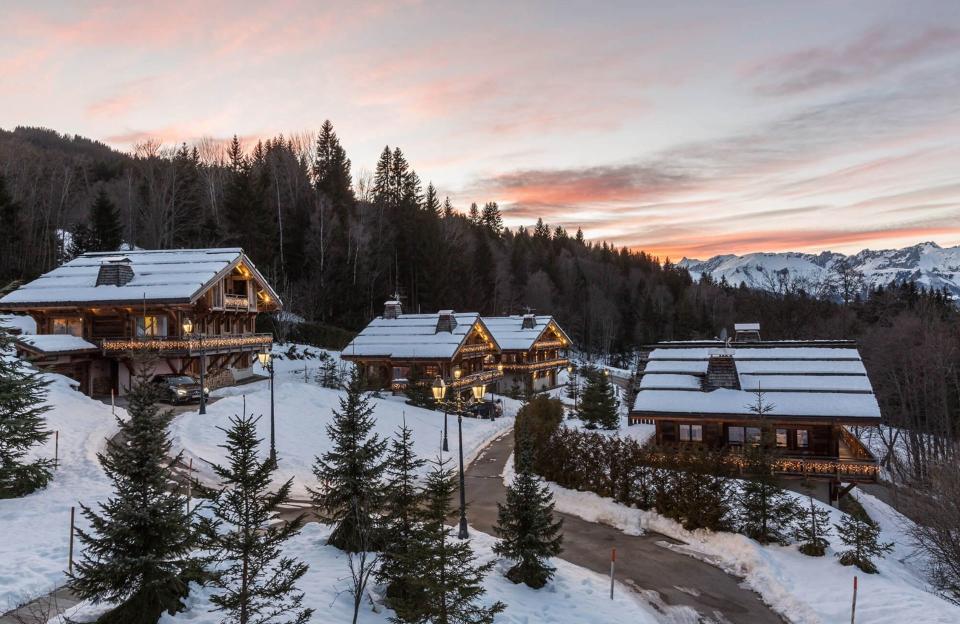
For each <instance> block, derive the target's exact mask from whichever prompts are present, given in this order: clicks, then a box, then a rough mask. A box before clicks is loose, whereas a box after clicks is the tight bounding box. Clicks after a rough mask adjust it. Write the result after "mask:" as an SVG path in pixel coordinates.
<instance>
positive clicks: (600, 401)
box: [578, 368, 620, 429]
mask: <svg viewBox="0 0 960 624" xmlns="http://www.w3.org/2000/svg"><path fill="white" fill-rule="evenodd" d="M584 377H585V378H586V381H587V383H586V386H585V387H584V389H583V394H581V395H580V406H579V410H578V411H579V416H580V419H581V420H582V421H583V422H584V423H586V426H587V428H588V429H596V428H598V427H599V428H601V429H616V428H617V427H619V425H620V417H619V416H618V414H617V398H616V395H615V394H614V390H613V385H612V384H611V383H610V379H609V376H608V375H606V374H605V373H604V372H602V371H599V370H597V369H595V368H591V369H588V370H587V371H585V372H584Z"/></svg>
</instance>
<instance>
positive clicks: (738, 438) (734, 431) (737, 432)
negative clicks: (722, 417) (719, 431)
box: [727, 427, 744, 444]
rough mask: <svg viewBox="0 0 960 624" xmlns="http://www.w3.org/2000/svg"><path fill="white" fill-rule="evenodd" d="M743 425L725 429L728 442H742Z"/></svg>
mask: <svg viewBox="0 0 960 624" xmlns="http://www.w3.org/2000/svg"><path fill="white" fill-rule="evenodd" d="M743 438H744V432H743V427H729V428H728V429H727V442H729V443H730V444H743Z"/></svg>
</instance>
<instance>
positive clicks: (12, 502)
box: [0, 373, 126, 613]
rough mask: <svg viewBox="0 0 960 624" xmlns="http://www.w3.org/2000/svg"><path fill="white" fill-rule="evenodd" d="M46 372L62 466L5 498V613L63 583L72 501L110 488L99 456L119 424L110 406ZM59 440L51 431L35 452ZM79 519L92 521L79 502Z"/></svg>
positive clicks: (0, 573) (47, 453)
mask: <svg viewBox="0 0 960 624" xmlns="http://www.w3.org/2000/svg"><path fill="white" fill-rule="evenodd" d="M43 376H44V378H46V379H49V380H51V382H52V383H51V385H50V386H49V393H48V395H47V403H48V404H49V405H50V406H52V409H51V410H50V411H48V412H47V413H46V419H47V428H48V429H50V430H51V431H59V468H58V469H57V471H56V472H55V474H54V479H53V481H52V482H51V483H50V484H49V485H48V486H47V487H46V488H44V489H43V490H40V491H38V492H34V493H33V494H31V495H29V496H25V497H23V498H16V499H8V500H0V613H3V612H5V611H7V610H9V609H10V608H12V607H14V606H16V605H18V604H20V603H22V602H25V601H26V600H27V599H30V598H34V597H36V596H38V595H41V594H44V593H46V592H48V591H50V590H51V589H53V588H54V586H57V585H60V584H62V583H63V581H64V579H65V574H64V572H65V570H66V568H67V553H68V549H69V540H70V507H71V506H77V503H78V501H79V502H82V503H84V504H86V505H93V504H94V503H95V502H96V501H98V500H103V499H104V498H106V496H108V495H109V493H110V491H111V490H110V482H109V481H108V480H107V478H106V477H105V476H104V474H103V472H102V471H101V469H100V464H99V463H98V462H97V457H96V453H97V451H99V450H101V449H103V447H104V445H105V443H106V439H107V438H108V437H110V436H111V435H113V433H114V432H115V431H116V429H117V427H116V421H115V420H114V418H113V416H112V414H111V412H110V407H109V406H108V405H104V404H103V403H101V402H99V401H94V400H93V399H91V398H89V397H87V396H85V395H83V394H81V393H80V392H77V391H76V390H74V389H73V385H74V382H73V381H72V380H70V379H68V378H67V377H64V376H62V375H54V374H46V373H45V374H44V375H43ZM117 411H118V414H122V415H123V416H125V415H126V414H125V412H123V410H121V409H119V408H118V410H117ZM54 444H55V441H54V437H53V436H51V437H50V439H49V440H48V441H47V443H46V444H44V445H43V446H38V447H35V448H34V449H32V454H33V455H34V456H35V457H50V458H52V457H53V454H54ZM76 520H77V525H78V526H80V527H86V526H88V525H87V522H86V520H85V519H84V518H83V517H82V516H81V515H80V509H79V506H77V512H76ZM76 547H77V548H79V544H77V545H76ZM75 557H76V555H75Z"/></svg>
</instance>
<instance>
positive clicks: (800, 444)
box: [797, 429, 810, 448]
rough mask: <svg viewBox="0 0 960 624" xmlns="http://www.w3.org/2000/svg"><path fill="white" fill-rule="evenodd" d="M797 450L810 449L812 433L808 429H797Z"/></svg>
mask: <svg viewBox="0 0 960 624" xmlns="http://www.w3.org/2000/svg"><path fill="white" fill-rule="evenodd" d="M797 448H810V432H809V431H807V430H806V429H797Z"/></svg>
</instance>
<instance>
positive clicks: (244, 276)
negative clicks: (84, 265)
mask: <svg viewBox="0 0 960 624" xmlns="http://www.w3.org/2000/svg"><path fill="white" fill-rule="evenodd" d="M208 251H210V252H214V251H216V250H208ZM138 253H139V254H147V253H150V252H130V253H129V254H117V255H118V256H120V257H122V258H123V260H128V257H134V260H133V261H129V262H130V264H131V265H132V267H133V268H132V269H131V271H132V275H133V277H135V275H136V271H137V269H138V266H137V263H136V256H137V254H138ZM184 253H185V254H188V257H189V254H190V253H197V252H196V251H193V252H191V250H185V252H184ZM233 255H235V259H234V260H233V261H230V262H227V261H224V262H223V264H224V265H225V266H223V268H222V269H221V270H219V271H217V272H216V273H213V272H212V271H211V274H210V275H209V276H206V277H208V279H207V280H206V282H205V283H203V284H197V286H196V287H194V288H192V290H193V292H192V293H190V295H189V296H186V297H174V296H167V291H165V290H164V289H163V288H160V287H157V288H156V290H153V289H151V287H149V286H144V287H143V294H142V297H141V298H139V300H129V299H128V300H113V301H111V300H109V299H104V297H105V296H110V295H109V294H108V295H104V294H103V290H109V289H116V286H117V285H116V284H101V283H97V284H96V285H95V286H94V287H93V288H90V285H89V284H84V286H83V289H82V290H80V289H77V292H83V293H87V294H88V296H90V297H91V299H94V300H91V301H89V302H84V301H80V300H70V301H30V300H29V298H30V291H29V290H26V291H25V293H24V294H23V295H22V296H20V297H19V300H16V301H7V298H6V297H5V298H4V300H2V301H0V310H3V311H8V312H17V313H25V314H28V315H30V316H31V317H33V319H34V320H35V321H36V323H37V334H38V335H40V336H49V335H70V336H75V337H77V338H82V339H83V340H84V341H86V342H87V343H89V344H90V345H91V346H92V347H94V349H92V350H82V351H77V350H70V351H62V350H59V351H58V350H56V349H53V350H51V349H49V348H48V349H44V348H38V347H36V346H32V345H30V344H28V343H27V342H25V341H21V342H20V344H19V348H20V350H21V351H22V353H23V354H24V355H25V356H26V357H27V358H28V359H30V360H31V361H33V362H34V363H35V364H36V365H37V366H38V367H41V368H46V369H48V370H54V371H56V372H62V373H64V374H67V375H69V376H71V377H73V378H75V379H77V380H78V381H79V382H80V384H81V389H82V390H83V391H84V392H86V393H88V394H91V395H103V394H109V393H110V392H111V391H113V392H114V393H118V394H122V393H123V392H124V391H125V389H126V388H127V387H129V385H130V381H131V378H132V377H133V376H135V375H136V374H138V373H139V372H140V369H141V368H142V367H144V366H147V367H148V368H149V373H150V374H165V373H175V374H186V375H190V376H194V377H196V376H198V375H199V374H200V367H201V366H204V367H205V369H204V370H205V377H206V381H207V385H208V387H211V388H213V387H217V386H220V385H228V384H230V383H233V381H234V380H235V379H236V378H240V377H243V376H246V375H249V374H250V369H251V367H252V363H253V358H254V357H255V353H256V352H257V351H260V350H263V349H266V348H269V347H270V345H271V344H272V342H273V338H272V336H271V335H270V334H258V333H257V332H256V316H257V314H259V313H261V312H272V311H275V310H278V309H279V308H280V305H281V304H280V301H279V298H278V297H277V295H276V293H275V292H274V291H273V289H272V288H270V286H269V284H267V282H266V280H265V279H264V278H263V276H262V275H260V274H259V272H257V270H256V268H255V267H254V266H253V264H252V263H250V261H249V260H248V259H247V258H246V256H244V255H243V253H242V250H236V253H235V254H233ZM225 256H226V257H227V258H229V257H231V254H225ZM111 261H113V258H111ZM152 266H153V265H147V264H144V265H142V267H140V268H141V270H143V272H144V273H146V272H147V271H148V270H158V269H152V268H151V267H152ZM162 270H164V271H169V272H170V273H171V274H172V275H176V271H177V270H178V268H177V267H175V266H170V265H169V264H164V266H163V268H162ZM183 270H184V271H189V270H190V266H189V264H188V263H185V266H184V267H183ZM100 273H101V276H102V274H103V271H102V270H101V272H100ZM41 279H42V278H41ZM97 279H98V282H100V281H102V279H101V277H98V278H97ZM29 286H30V284H27V285H26V286H25V287H24V288H25V289H28V287H29ZM102 289H103V290H102ZM168 290H169V289H168ZM90 293H93V294H92V295H91V294H90ZM14 294H16V291H15V292H14ZM67 296H73V295H67ZM73 297H74V299H76V298H77V297H76V296H73ZM95 297H96V298H95ZM188 320H189V322H190V323H191V324H192V328H191V330H192V331H191V333H190V334H189V335H188V334H186V333H185V330H184V324H185V323H186V322H187V321H188ZM35 342H36V343H37V344H38V345H42V342H43V341H35ZM50 342H51V343H52V342H53V341H50Z"/></svg>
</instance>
